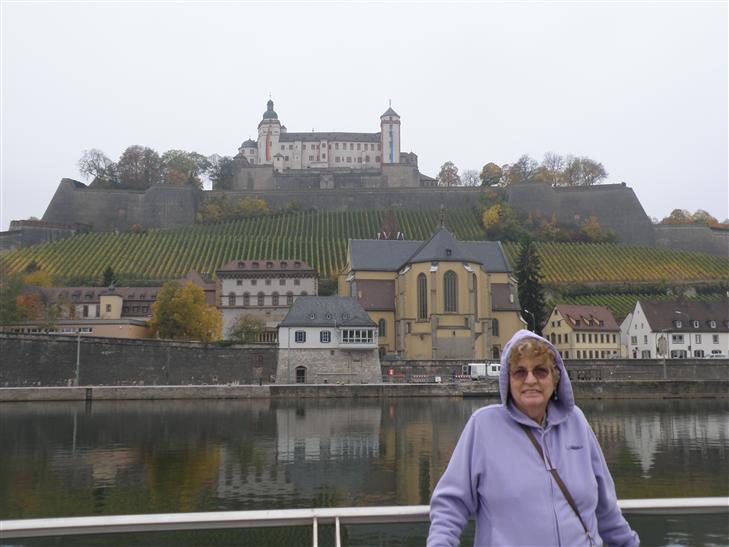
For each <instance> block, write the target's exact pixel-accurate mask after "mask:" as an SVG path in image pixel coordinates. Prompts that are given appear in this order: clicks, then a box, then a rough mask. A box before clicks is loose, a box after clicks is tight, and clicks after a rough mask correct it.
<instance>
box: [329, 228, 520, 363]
mask: <svg viewBox="0 0 729 547" xmlns="http://www.w3.org/2000/svg"><path fill="white" fill-rule="evenodd" d="M338 292H339V295H340V296H356V297H357V299H358V300H359V302H360V303H361V304H362V306H363V307H364V309H365V310H366V311H367V313H368V314H369V316H370V317H371V318H372V320H373V321H374V322H375V323H377V325H378V334H379V336H378V339H379V350H380V356H381V357H384V356H387V355H389V356H398V357H400V358H401V359H422V360H432V359H474V360H481V359H495V358H498V357H499V356H500V354H501V349H502V348H503V346H504V344H505V343H506V342H507V341H508V340H509V338H510V337H511V336H512V334H514V333H515V332H516V331H517V330H519V329H520V328H524V326H525V323H524V321H523V320H522V318H521V316H520V313H519V309H520V308H519V302H518V299H517V287H516V281H515V280H514V278H513V276H512V269H511V266H510V265H509V261H508V260H507V258H506V254H505V253H504V250H503V248H502V246H501V243H499V242H498V241H457V240H456V239H455V237H454V236H453V234H452V233H451V232H450V231H449V230H448V229H447V228H446V226H445V224H444V222H443V221H441V224H440V226H439V227H438V228H437V229H436V231H435V233H433V235H432V236H431V237H430V239H428V240H427V241H406V240H401V239H394V240H393V239H376V240H363V239H351V240H349V245H348V249H347V264H346V267H345V270H344V272H343V273H342V274H341V275H340V276H339V278H338Z"/></svg>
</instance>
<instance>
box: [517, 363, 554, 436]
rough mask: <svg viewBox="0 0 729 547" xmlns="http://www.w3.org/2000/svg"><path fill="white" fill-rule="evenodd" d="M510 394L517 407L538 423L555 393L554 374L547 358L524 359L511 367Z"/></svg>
mask: <svg viewBox="0 0 729 547" xmlns="http://www.w3.org/2000/svg"><path fill="white" fill-rule="evenodd" d="M509 392H510V393H511V398H512V399H513V401H514V404H515V405H516V407H517V408H518V409H519V410H521V411H522V412H523V413H524V414H526V415H527V416H529V417H530V418H531V419H532V420H534V421H535V422H537V423H541V422H542V419H543V418H544V414H545V412H546V411H547V404H548V403H549V398H550V397H551V396H552V393H554V374H553V373H552V367H551V366H550V364H549V363H548V362H547V360H546V358H545V357H543V356H542V357H522V358H521V359H520V360H519V361H517V362H516V363H515V364H513V365H511V366H510V367H509Z"/></svg>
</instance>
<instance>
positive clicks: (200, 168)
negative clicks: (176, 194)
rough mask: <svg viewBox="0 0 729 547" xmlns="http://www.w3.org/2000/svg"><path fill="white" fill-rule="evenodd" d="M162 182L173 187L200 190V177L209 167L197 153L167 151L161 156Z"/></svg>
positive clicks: (204, 159)
mask: <svg viewBox="0 0 729 547" xmlns="http://www.w3.org/2000/svg"><path fill="white" fill-rule="evenodd" d="M161 161H162V181H163V182H164V183H165V184H170V185H173V186H187V185H190V186H195V187H196V188H202V186H203V182H202V178H201V176H202V175H204V174H205V173H206V172H207V171H208V170H209V169H210V167H211V164H210V161H209V160H208V158H206V157H205V156H203V155H202V154H198V153H197V152H186V151H184V150H168V151H167V152H165V153H164V154H162V158H161Z"/></svg>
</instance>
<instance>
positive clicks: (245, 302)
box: [243, 292, 251, 308]
mask: <svg viewBox="0 0 729 547" xmlns="http://www.w3.org/2000/svg"><path fill="white" fill-rule="evenodd" d="M250 305H251V295H250V294H248V293H247V292H244V293H243V307H246V308H247V307H248V306H250Z"/></svg>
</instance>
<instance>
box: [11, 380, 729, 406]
mask: <svg viewBox="0 0 729 547" xmlns="http://www.w3.org/2000/svg"><path fill="white" fill-rule="evenodd" d="M572 386H573V388H574V391H575V397H576V398H577V399H578V400H584V399H701V398H708V399H727V398H729V379H727V380H651V381H646V380H627V381H620V380H617V381H614V380H608V381H592V380H583V381H580V380H573V383H572ZM397 397H485V398H494V399H498V397H499V394H498V383H497V381H496V380H486V381H475V382H457V383H382V384H341V385H337V384H306V385H302V384H268V385H180V386H79V387H8V388H0V402H14V401H15V402H20V401H89V402H90V401H108V400H119V401H123V400H165V399H353V398H354V399H356V398H397Z"/></svg>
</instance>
